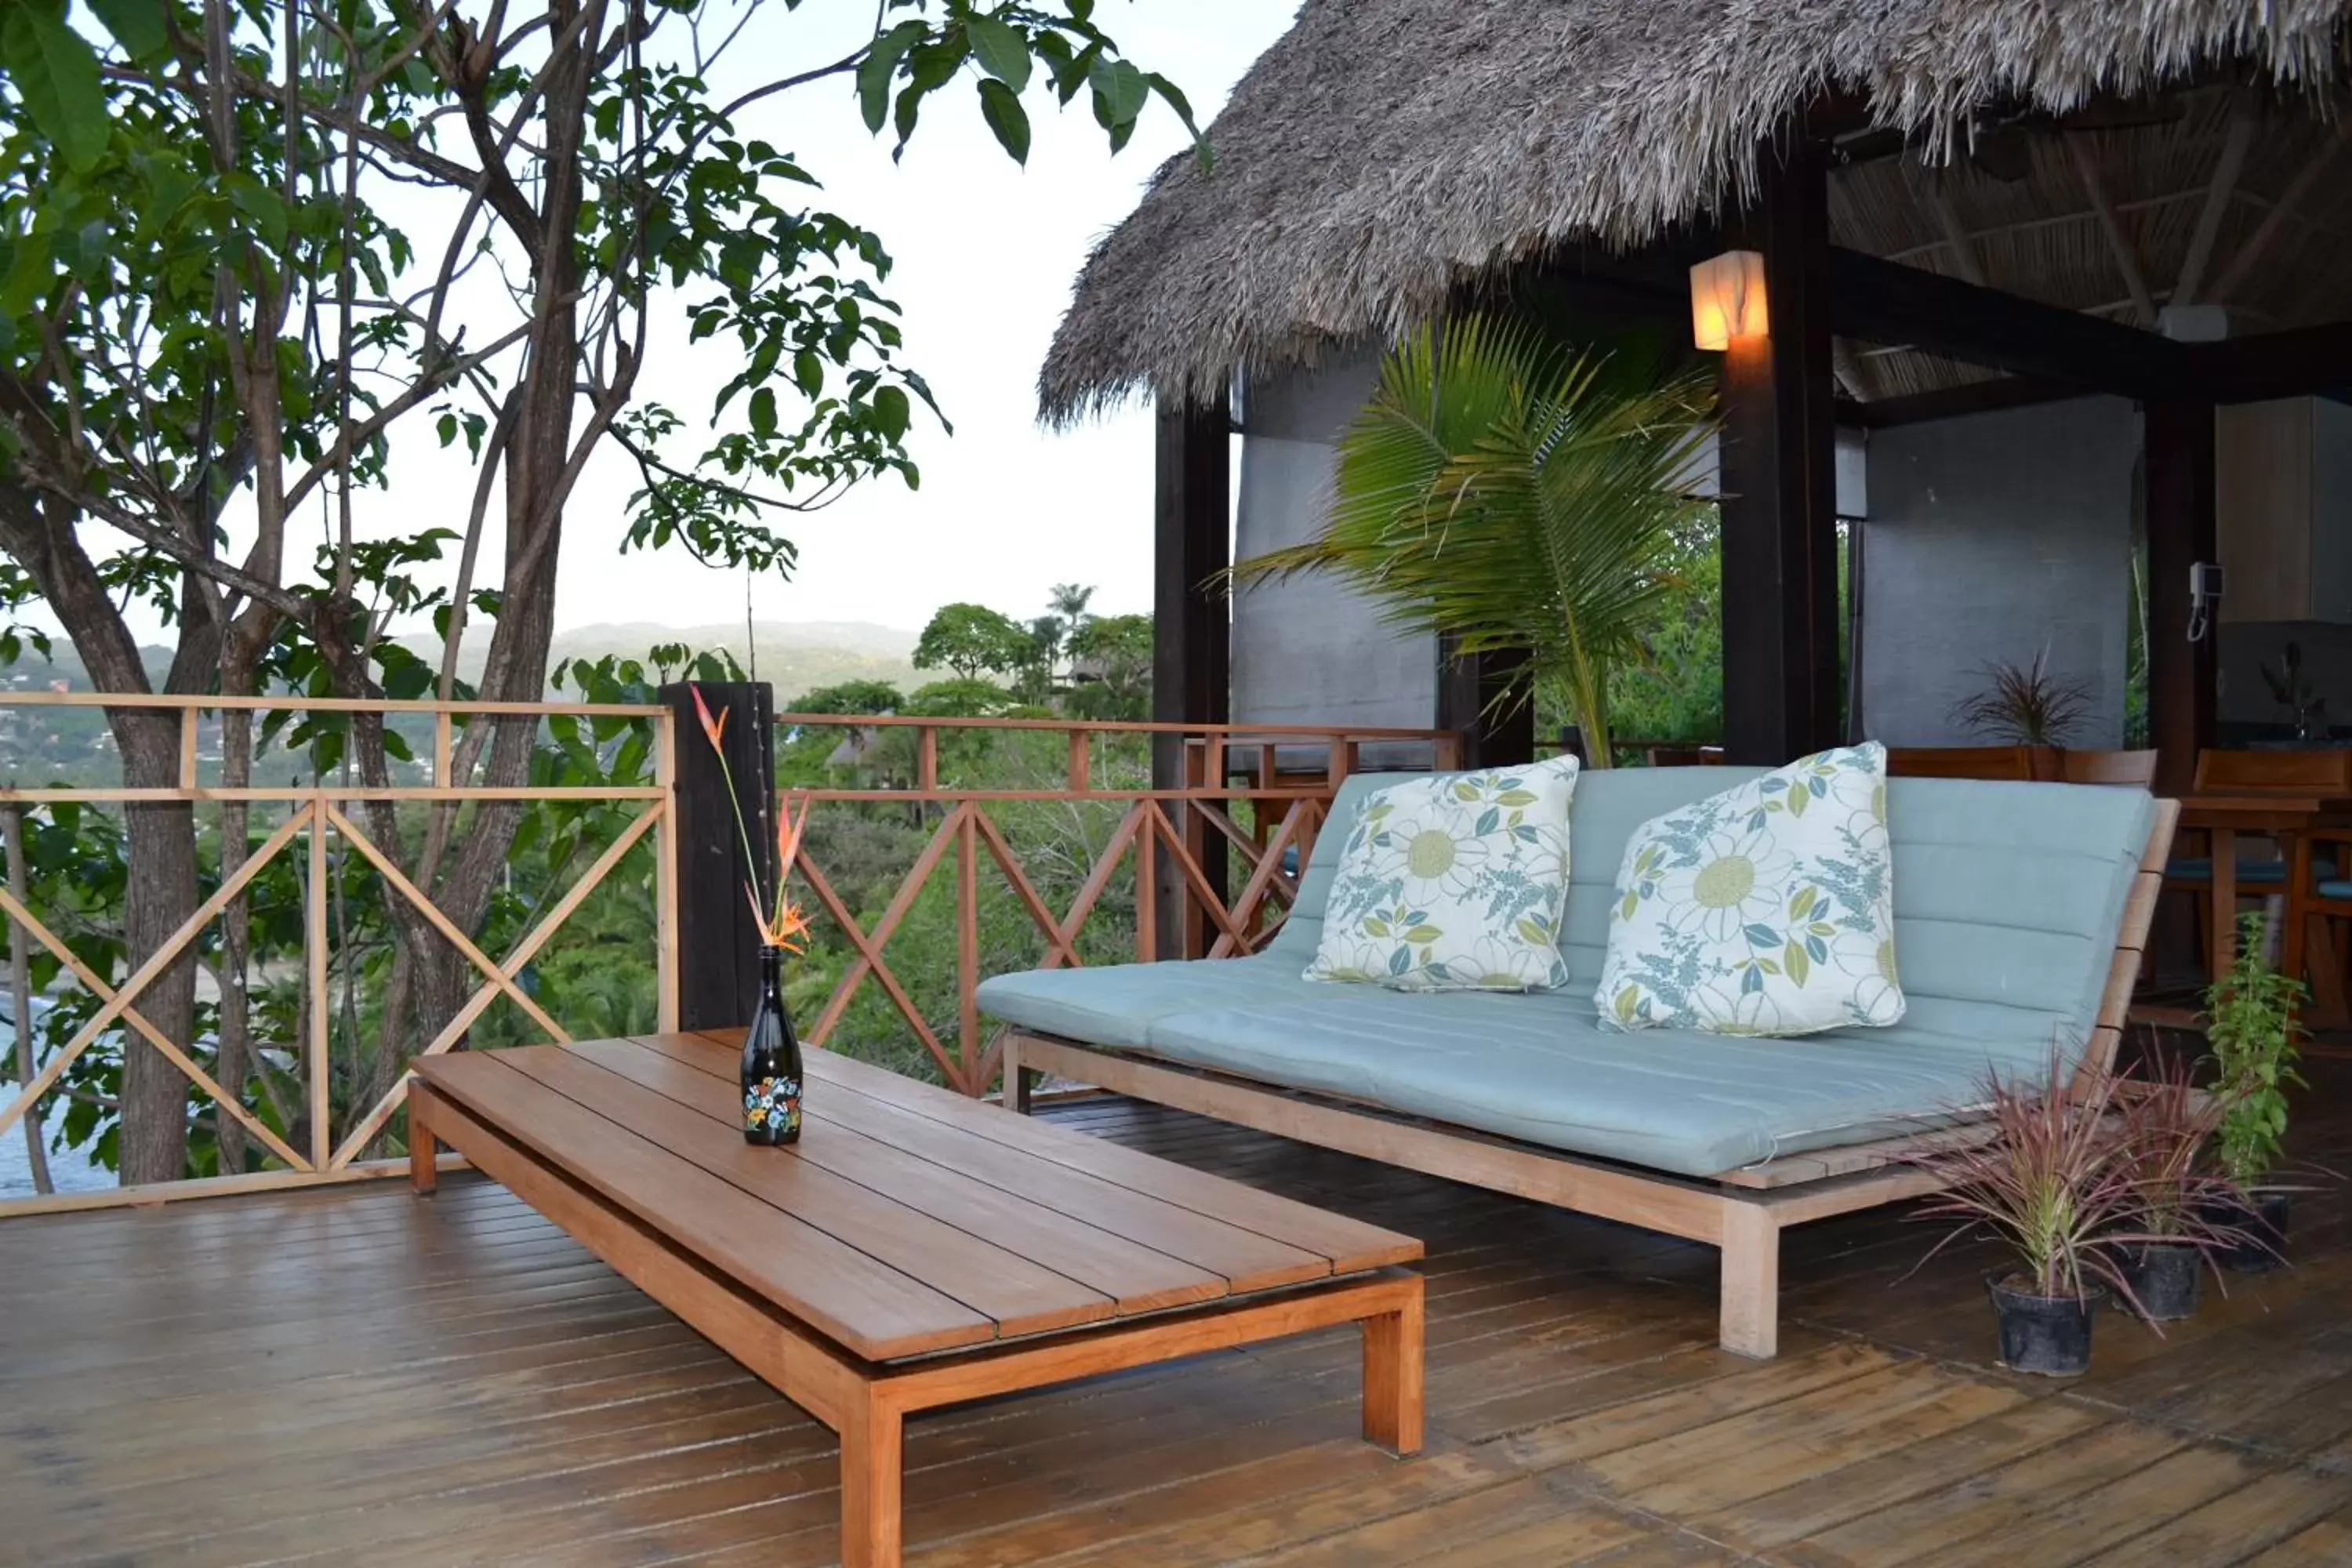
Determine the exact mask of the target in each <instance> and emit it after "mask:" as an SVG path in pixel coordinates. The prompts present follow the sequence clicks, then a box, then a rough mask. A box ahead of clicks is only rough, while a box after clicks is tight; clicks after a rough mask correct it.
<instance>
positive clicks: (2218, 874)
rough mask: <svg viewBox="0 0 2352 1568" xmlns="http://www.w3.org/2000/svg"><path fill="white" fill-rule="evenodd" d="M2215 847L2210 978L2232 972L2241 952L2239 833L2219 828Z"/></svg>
mask: <svg viewBox="0 0 2352 1568" xmlns="http://www.w3.org/2000/svg"><path fill="white" fill-rule="evenodd" d="M2208 837H2209V839H2210V842H2211V844H2212V846H2213V955H2212V960H2211V963H2212V969H2211V971H2210V974H2209V976H2208V978H2210V979H2212V980H2217V981H2218V980H2220V979H2221V976H2223V975H2224V974H2227V973H2230V966H2231V963H2234V962H2235V961H2236V958H2237V952H2238V830H2237V829H2236V828H2234V827H2216V828H2214V829H2213V830H2212V832H2211V833H2210V835H2209V836H2208Z"/></svg>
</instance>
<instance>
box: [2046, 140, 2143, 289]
mask: <svg viewBox="0 0 2352 1568" xmlns="http://www.w3.org/2000/svg"><path fill="white" fill-rule="evenodd" d="M2063 141H2064V142H2065V143H2066V146H2067V149H2068V150H2069V151H2070V152H2072V153H2074V173H2075V174H2077V175H2079V176H2080V177H2081V179H2082V182H2083V194H2084V195H2085V196H2087V197H2088V198H2090V203H2091V210H2092V211H2093V212H2094V213H2095V214H2097V215H2098V218H2099V228H2100V231H2101V232H2102V233H2104V234H2105V236H2106V237H2107V248H2108V250H2110V251H2112V252H2113V253H2114V255H2115V258H2116V272H2117V273H2119V274H2121V275H2122V278H2123V280H2124V291H2125V292H2126V293H2127V294H2129V295H2130V296H2131V300H2132V309H2133V310H2137V312H2139V323H2140V325H2142V326H2149V325H2152V324H2153V323H2154V322H2155V321H2156V296H2155V295H2154V294H2153V293H2151V292H2149V290H2148V287H2147V274H2146V273H2145V272H2143V271H2141V270H2140V265H2139V252H2138V251H2137V250H2135V249H2134V248H2133V247H2132V242H2131V237H2130V236H2129V235H2127V234H2126V233H2125V232H2124V226H2123V221H2122V220H2121V219H2120V218H2118V217H2116V208H2115V204H2114V203H2113V202H2110V201H2109V200H2108V199H2107V191H2106V185H2105V182H2104V181H2102V180H2101V179H2100V177H2099V160H2098V157H2097V155H2096V154H2095V153H2093V152H2092V151H2091V144H2090V142H2089V141H2088V140H2087V139H2085V138H2084V137H2081V136H2068V137H2064V138H2063Z"/></svg>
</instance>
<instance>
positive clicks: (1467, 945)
mask: <svg viewBox="0 0 2352 1568" xmlns="http://www.w3.org/2000/svg"><path fill="white" fill-rule="evenodd" d="M1575 793H1576V759H1575V758H1574V757H1560V758H1557V759H1555V760H1553V761H1550V762H1545V763H1530V764H1528V766H1526V767H1517V768H1488V769H1485V770H1483V771H1481V772H1478V773H1432V774H1430V775H1429V776H1428V777H1426V778H1417V779H1412V780H1408V781H1407V782H1405V783H1403V784H1391V785H1389V786H1388V787H1387V788H1386V789H1382V790H1376V791H1374V792H1373V793H1372V794H1370V795H1366V796H1365V797H1364V804H1363V810H1362V812H1361V814H1360V816H1358V817H1357V818H1356V826H1355V827H1354V829H1353V830H1352V831H1351V832H1349V835H1348V842H1347V843H1346V844H1345V845H1344V846H1343V847H1341V849H1340V851H1339V868H1338V870H1337V871H1336V873H1335V874H1334V876H1333V878H1332V882H1331V898H1330V903H1329V905H1328V908H1327V910H1326V911H1325V913H1324V917H1323V939H1322V942H1321V945H1319V946H1318V948H1317V949H1316V952H1315V960H1314V962H1313V963H1309V964H1308V965H1307V971H1306V977H1307V979H1309V980H1355V981H1370V982H1371V983H1373V984H1380V985H1386V986H1388V987H1390V988H1391V989H1393V990H1398V991H1536V990H1541V989H1544V988H1546V987H1549V986H1554V985H1565V984H1567V983H1568V965H1567V963H1566V962H1565V961H1564V960H1562V958H1561V957H1560V953H1559V922H1560V918H1561V914H1562V912H1563V906H1564V905H1565V904H1566V902H1567V900H1568V807H1569V802H1570V798H1571V797H1572V796H1573V795H1575Z"/></svg>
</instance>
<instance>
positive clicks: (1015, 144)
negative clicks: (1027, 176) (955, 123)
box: [980, 79, 1029, 167]
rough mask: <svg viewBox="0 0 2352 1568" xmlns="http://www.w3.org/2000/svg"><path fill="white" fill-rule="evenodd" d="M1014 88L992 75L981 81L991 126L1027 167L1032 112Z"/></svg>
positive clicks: (1015, 158)
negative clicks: (1024, 107) (1015, 95)
mask: <svg viewBox="0 0 2352 1568" xmlns="http://www.w3.org/2000/svg"><path fill="white" fill-rule="evenodd" d="M1013 91H1014V89H1012V88H1009V87H1007V86H1005V85H1004V84H1003V82H1001V81H997V80H995V79H988V80H985V81H983V82H982V83H981V84H980V114H981V118H982V119H983V120H985V121H988V128H989V129H990V130H991V131H993V132H996V140H997V142H998V144H999V145H1001V146H1002V147H1003V149H1004V150H1005V151H1006V152H1007V153H1012V154H1013V162H1014V163H1019V164H1021V165H1023V166H1024V167H1026V166H1027V164H1028V163H1029V116H1028V114H1027V113H1026V112H1024V110H1022V107H1021V100H1019V99H1018V98H1016V97H1014V96H1013Z"/></svg>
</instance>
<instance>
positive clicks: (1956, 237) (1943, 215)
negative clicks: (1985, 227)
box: [1919, 177, 1985, 289]
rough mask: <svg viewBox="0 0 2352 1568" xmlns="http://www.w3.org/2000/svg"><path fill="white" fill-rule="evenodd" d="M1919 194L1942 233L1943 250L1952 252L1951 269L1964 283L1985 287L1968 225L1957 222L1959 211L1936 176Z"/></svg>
mask: <svg viewBox="0 0 2352 1568" xmlns="http://www.w3.org/2000/svg"><path fill="white" fill-rule="evenodd" d="M1935 178H1937V183H1935V184H1930V185H1929V186H1928V187H1927V190H1926V191H1925V192H1923V193H1920V195H1919V199H1920V200H1921V201H1922V202H1924V203H1926V204H1927V211H1928V213H1929V214H1930V215H1931V216H1934V218H1935V220H1936V226H1937V228H1939V229H1942V230H1943V231H1944V247H1945V248H1946V249H1948V250H1949V251H1950V252H1951V253H1952V270H1953V271H1955V272H1957V273H1958V274H1959V275H1960V277H1961V279H1963V280H1965V281H1967V282H1969V283H1973V284H1975V285H1976V286H1977V287H1978V288H1979V289H1981V288H1983V287H1984V286H1985V270H1984V262H1983V260H1982V259H1981V258H1979V257H1978V255H1977V247H1976V241H1975V240H1974V239H1973V238H1971V237H1969V226H1968V225H1967V224H1965V223H1963V222H1961V221H1960V209H1959V208H1958V207H1956V206H1954V205H1952V194H1951V192H1949V191H1948V190H1946V189H1945V188H1944V186H1943V184H1942V183H1941V180H1940V177H1935Z"/></svg>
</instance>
